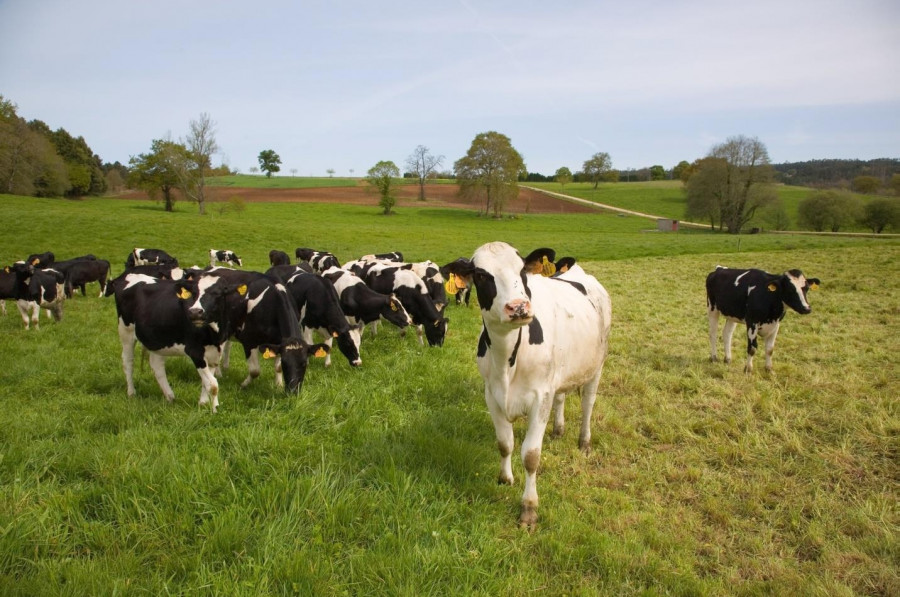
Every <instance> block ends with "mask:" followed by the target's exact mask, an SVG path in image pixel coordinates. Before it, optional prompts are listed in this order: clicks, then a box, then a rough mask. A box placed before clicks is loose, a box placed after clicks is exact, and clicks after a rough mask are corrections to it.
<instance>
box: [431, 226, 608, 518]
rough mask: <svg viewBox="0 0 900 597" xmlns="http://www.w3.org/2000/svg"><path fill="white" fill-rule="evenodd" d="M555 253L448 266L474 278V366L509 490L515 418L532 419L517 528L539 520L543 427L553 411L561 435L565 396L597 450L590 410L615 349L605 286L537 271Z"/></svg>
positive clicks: (485, 248)
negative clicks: (477, 331) (477, 313)
mask: <svg viewBox="0 0 900 597" xmlns="http://www.w3.org/2000/svg"><path fill="white" fill-rule="evenodd" d="M544 257H549V259H550V260H551V261H552V259H553V251H552V250H550V249H538V250H537V251H534V252H532V253H531V254H530V255H528V256H527V257H526V258H525V259H522V257H520V256H519V253H518V251H516V250H515V249H514V248H513V247H511V246H510V245H508V244H506V243H502V242H493V243H488V244H485V245H482V246H481V247H479V248H478V249H477V250H476V251H475V253H474V255H473V256H472V258H471V259H470V260H465V259H462V260H457V261H455V262H453V263H451V264H448V268H449V269H450V271H451V272H452V273H454V274H455V275H463V276H471V277H472V280H473V283H474V285H475V292H476V294H477V296H478V303H479V305H480V307H481V316H482V322H483V327H482V330H481V336H480V338H479V340H478V351H477V359H476V360H477V363H478V370H479V372H480V373H481V377H482V378H483V379H484V388H485V389H484V396H485V401H486V402H487V407H488V410H489V411H490V414H491V418H492V419H493V422H494V430H495V432H496V435H497V446H498V448H499V450H500V477H499V482H500V483H506V484H510V485H511V484H512V483H513V473H512V463H511V454H512V451H513V444H514V438H513V427H512V421H514V420H516V419H518V418H521V417H527V419H528V429H527V431H526V433H525V439H524V440H523V442H522V450H521V455H522V463H523V465H524V468H525V491H524V493H523V494H522V503H521V513H520V516H519V524H520V525H522V526H523V527H526V528H529V529H531V528H533V527H534V525H535V524H536V523H537V506H538V494H537V470H538V465H539V464H540V458H541V447H542V445H543V438H544V430H545V429H546V427H547V422H548V420H549V418H550V415H551V410H552V411H553V435H554V436H559V435H561V434H562V433H563V429H564V426H565V421H564V418H563V410H564V406H565V397H566V394H567V393H568V392H573V391H575V390H576V389H580V391H581V413H582V420H581V433H580V435H579V439H578V443H579V446H580V448H581V449H582V450H583V451H585V452H587V451H589V450H590V445H591V412H592V410H593V406H594V401H595V399H596V394H597V387H598V385H599V383H600V376H601V374H602V372H603V364H604V361H605V360H606V355H607V351H608V347H609V330H610V322H611V317H612V306H611V303H610V299H609V294H608V293H607V292H606V289H604V288H603V286H602V285H601V284H600V283H599V282H598V281H597V280H596V278H594V277H593V276H590V275H588V274H587V273H585V272H584V270H583V269H582V268H581V267H580V266H578V265H574V266H573V267H572V268H570V269H569V271H567V272H565V273H563V274H561V275H560V276H558V277H556V278H546V277H543V276H540V275H535V274H533V273H531V272H533V271H534V269H533V268H534V267H536V265H538V264H540V263H541V262H542V261H543V258H544Z"/></svg>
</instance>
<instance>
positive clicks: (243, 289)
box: [237, 284, 247, 296]
mask: <svg viewBox="0 0 900 597" xmlns="http://www.w3.org/2000/svg"><path fill="white" fill-rule="evenodd" d="M237 293H238V294H239V295H241V296H244V295H245V294H247V285H246V284H241V285H240V286H238V287H237Z"/></svg>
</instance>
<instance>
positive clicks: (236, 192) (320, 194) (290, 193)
mask: <svg viewBox="0 0 900 597" xmlns="http://www.w3.org/2000/svg"><path fill="white" fill-rule="evenodd" d="M206 196H207V198H208V200H209V201H228V200H229V199H231V198H232V197H240V198H241V199H242V200H243V201H246V202H255V201H263V202H273V203H277V202H294V203H304V202H315V203H349V204H355V205H371V206H373V207H375V206H377V205H378V197H377V195H374V194H373V193H372V192H371V191H370V190H368V189H367V188H366V187H364V186H358V187H328V188H325V187H323V188H315V189H250V188H236V187H207V189H206ZM418 196H419V188H418V187H417V186H415V185H404V186H401V187H398V189H397V205H396V206H395V209H397V208H403V207H423V206H425V207H451V208H459V209H472V210H477V209H479V207H480V206H479V205H478V204H476V203H475V202H469V201H465V200H463V199H461V198H459V197H458V196H457V186H456V185H453V184H435V185H426V186H425V198H426V200H425V202H424V203H423V202H421V201H419V200H418ZM120 197H121V198H123V199H147V195H146V194H145V193H142V192H137V191H128V192H127V193H123V194H122V195H120ZM589 212H590V213H596V210H594V209H591V208H590V207H586V206H583V205H578V204H576V203H569V202H568V201H562V200H561V199H556V198H554V197H551V196H549V195H545V194H544V193H539V192H537V191H532V190H530V189H519V196H518V198H516V199H514V200H512V201H510V202H509V203H508V204H507V206H506V208H505V209H504V213H507V214H520V213H534V214H540V213H589Z"/></svg>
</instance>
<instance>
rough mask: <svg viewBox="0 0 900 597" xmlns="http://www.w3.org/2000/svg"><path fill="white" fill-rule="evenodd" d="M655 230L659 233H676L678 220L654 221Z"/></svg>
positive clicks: (659, 219) (661, 219)
mask: <svg viewBox="0 0 900 597" xmlns="http://www.w3.org/2000/svg"><path fill="white" fill-rule="evenodd" d="M656 229H657V230H659V231H660V232H678V220H670V219H668V218H658V219H657V220H656Z"/></svg>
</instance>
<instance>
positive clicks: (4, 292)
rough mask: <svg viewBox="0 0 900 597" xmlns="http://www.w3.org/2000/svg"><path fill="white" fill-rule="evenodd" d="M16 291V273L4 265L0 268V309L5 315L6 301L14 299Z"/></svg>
mask: <svg viewBox="0 0 900 597" xmlns="http://www.w3.org/2000/svg"><path fill="white" fill-rule="evenodd" d="M15 291H16V274H15V273H13V271H12V268H10V267H4V268H3V269H0V310H2V311H3V315H6V301H7V300H9V299H15V298H16V295H15Z"/></svg>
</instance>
